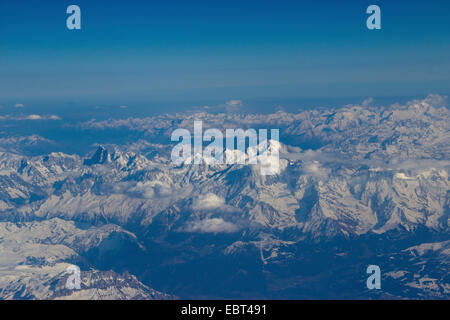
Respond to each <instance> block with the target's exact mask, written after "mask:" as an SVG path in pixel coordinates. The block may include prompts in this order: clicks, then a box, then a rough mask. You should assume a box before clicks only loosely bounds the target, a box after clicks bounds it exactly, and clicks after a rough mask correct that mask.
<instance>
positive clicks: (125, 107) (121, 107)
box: [119, 106, 128, 109]
mask: <svg viewBox="0 0 450 320" xmlns="http://www.w3.org/2000/svg"><path fill="white" fill-rule="evenodd" d="M119 108H120V109H127V108H128V106H120V107H119Z"/></svg>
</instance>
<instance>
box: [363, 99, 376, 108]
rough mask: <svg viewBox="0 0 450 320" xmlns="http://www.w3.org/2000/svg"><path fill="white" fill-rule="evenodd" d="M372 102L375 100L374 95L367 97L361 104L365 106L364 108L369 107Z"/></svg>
mask: <svg viewBox="0 0 450 320" xmlns="http://www.w3.org/2000/svg"><path fill="white" fill-rule="evenodd" d="M372 102H373V98H372V97H370V98H367V99H365V100H364V101H363V102H362V103H361V106H363V107H364V108H367V107H368V106H370V105H371V104H372Z"/></svg>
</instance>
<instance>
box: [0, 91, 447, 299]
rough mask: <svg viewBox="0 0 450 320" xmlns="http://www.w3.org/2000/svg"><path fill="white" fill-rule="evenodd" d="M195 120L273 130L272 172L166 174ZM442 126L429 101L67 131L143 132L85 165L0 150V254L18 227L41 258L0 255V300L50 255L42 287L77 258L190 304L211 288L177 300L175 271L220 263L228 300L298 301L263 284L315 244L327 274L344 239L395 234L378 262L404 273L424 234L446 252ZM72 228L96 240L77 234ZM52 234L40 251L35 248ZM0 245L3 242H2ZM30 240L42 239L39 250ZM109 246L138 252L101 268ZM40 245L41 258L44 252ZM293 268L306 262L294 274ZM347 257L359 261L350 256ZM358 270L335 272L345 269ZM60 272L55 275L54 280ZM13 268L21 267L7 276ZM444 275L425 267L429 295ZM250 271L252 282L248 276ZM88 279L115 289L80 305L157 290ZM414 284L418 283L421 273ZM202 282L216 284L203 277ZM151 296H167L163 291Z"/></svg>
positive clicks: (231, 169)
mask: <svg viewBox="0 0 450 320" xmlns="http://www.w3.org/2000/svg"><path fill="white" fill-rule="evenodd" d="M198 119H200V120H202V121H203V123H205V124H206V126H208V127H210V128H215V127H216V128H229V127H232V126H234V127H240V128H249V127H255V128H264V127H266V128H274V127H276V128H280V139H281V142H280V165H279V170H278V171H277V174H275V175H262V174H261V171H260V170H259V168H258V167H257V166H255V165H249V164H245V165H242V164H233V165H228V164H223V165H217V164H209V162H208V161H207V159H204V161H203V162H202V164H200V165H196V164H192V163H191V162H185V163H182V164H174V163H173V162H172V161H171V158H170V151H171V149H172V147H173V144H171V142H170V139H169V136H170V133H171V132H172V131H173V130H174V129H176V128H190V127H192V125H193V121H194V120H198ZM449 120H450V114H449V111H448V109H447V108H446V107H445V102H444V100H443V99H442V98H441V97H439V96H436V95H430V96H429V97H427V98H426V99H424V100H422V101H413V102H410V103H408V104H406V105H404V106H400V105H393V106H389V107H380V108H365V107H362V106H346V107H343V108H341V109H337V110H325V109H324V110H314V111H302V112H299V113H296V114H292V113H286V112H282V111H279V112H277V113H274V114H271V115H257V114H256V115H239V114H210V113H206V112H197V113H193V114H191V113H189V114H185V115H164V116H158V117H152V118H144V119H133V118H130V119H120V120H119V119H111V120H107V121H95V120H92V121H89V122H86V123H80V124H78V125H76V128H77V130H105V129H107V130H115V129H117V130H118V129H120V130H123V129H124V128H126V129H127V130H129V131H131V132H139V133H140V134H139V135H138V136H137V137H136V139H135V141H127V142H124V143H123V144H103V145H100V146H97V147H96V148H93V149H92V151H91V152H90V153H89V154H87V155H77V154H65V153H61V152H53V153H49V154H43V155H35V156H26V155H22V154H18V153H17V152H14V151H15V150H14V149H8V148H6V147H4V151H2V152H0V219H1V220H2V221H5V222H3V223H2V226H1V229H0V239H1V240H0V241H1V242H0V244H2V245H4V246H5V248H9V247H8V246H10V245H9V244H8V246H6V244H5V243H10V242H8V241H13V240H5V239H9V238H8V237H9V236H10V235H11V232H12V231H10V230H11V228H17V232H12V233H13V234H17V238H16V240H14V241H17V243H20V242H25V243H28V241H31V240H28V239H29V237H32V235H35V237H36V238H33V239H34V240H32V241H31V242H33V245H36V246H37V247H36V249H29V250H35V252H39V256H36V257H34V256H33V255H31V254H30V253H22V251H25V250H26V247H24V248H21V251H20V252H21V254H22V255H23V256H22V257H21V258H20V259H21V260H20V259H19V258H17V257H16V255H14V257H15V258H14V259H16V260H14V259H13V260H8V259H10V258H9V256H8V259H7V258H6V257H7V253H6V252H8V251H7V249H5V250H6V251H4V252H3V251H2V253H0V255H1V256H2V261H6V262H2V263H3V264H4V265H5V268H6V267H8V269H7V270H8V272H10V273H8V274H6V273H5V274H4V275H0V281H3V282H2V283H6V284H2V285H0V288H4V290H3V291H2V292H3V293H2V295H3V296H4V297H13V296H14V295H15V294H16V293H17V292H22V291H21V290H22V289H21V288H22V287H17V286H15V285H13V284H12V283H15V282H17V281H19V280H17V279H16V278H9V277H14V273H15V272H16V271H17V270H21V271H20V272H21V273H23V274H25V275H23V276H21V277H22V278H23V277H25V278H26V277H28V278H27V279H29V280H26V281H32V280H31V278H33V277H34V276H28V275H29V274H31V273H32V272H34V271H32V272H31V271H29V270H28V268H31V269H33V268H35V267H33V264H34V263H31V266H28V265H27V264H26V261H27V260H26V259H27V257H32V259H31V258H30V259H31V260H29V261H41V260H39V259H40V257H41V253H40V252H41V251H44V252H45V253H46V255H43V256H45V257H46V258H45V261H47V254H48V259H50V260H51V259H54V260H51V261H52V262H51V263H53V265H52V266H51V267H50V266H49V267H47V262H44V263H43V266H39V267H36V268H38V269H39V271H38V273H41V272H44V273H45V277H46V279H54V278H55V277H59V276H60V273H61V272H62V271H61V270H63V269H64V268H63V266H65V264H64V263H66V261H69V260H73V259H75V258H76V257H77V255H79V256H81V257H82V258H83V259H88V260H89V261H91V263H92V264H93V265H94V266H97V267H99V268H100V269H102V270H105V269H107V268H111V269H115V270H118V269H120V270H133V271H136V273H137V274H136V276H137V277H138V278H139V280H141V281H142V282H144V283H146V284H149V283H153V282H154V281H156V282H157V285H158V287H157V288H158V289H159V290H162V291H166V292H169V293H175V294H177V295H184V296H187V297H195V296H202V295H205V294H208V292H209V291H208V290H209V289H208V285H207V284H205V285H203V289H202V288H200V287H199V288H193V287H192V283H189V284H186V286H185V287H184V288H182V289H180V287H178V288H177V286H176V284H175V283H173V281H181V282H182V281H183V279H182V278H180V277H178V276H177V275H178V272H181V271H178V269H176V270H175V269H173V270H172V268H177V267H178V268H179V270H184V271H183V272H188V273H189V272H192V274H195V275H197V273H196V272H197V271H193V270H199V271H198V272H200V271H201V270H206V269H207V268H208V266H210V264H211V263H212V262H211V261H215V262H224V261H225V262H224V264H223V265H227V263H230V261H235V260H236V259H237V260H239V261H241V262H240V263H242V265H241V264H240V263H237V264H233V266H232V267H231V268H230V269H229V270H227V271H224V272H228V273H227V274H226V276H224V279H225V280H224V281H229V282H227V283H226V284H224V288H231V289H232V288H233V286H236V285H237V284H236V283H237V282H241V283H240V284H239V285H241V284H242V285H244V284H245V283H249V284H250V283H253V281H254V279H253V277H259V276H262V277H265V278H266V280H267V286H268V287H266V288H264V294H265V297H267V296H269V297H273V296H277V294H279V296H280V297H290V295H293V294H292V292H291V291H289V290H293V289H289V288H288V287H283V286H282V285H279V286H278V285H274V287H273V288H269V287H270V285H271V284H270V283H271V280H270V279H272V280H273V279H277V281H279V282H280V283H282V282H283V281H287V280H286V279H290V278H291V277H290V276H288V275H286V276H285V277H284V279H283V274H284V273H283V272H285V271H283V268H284V267H286V266H289V265H295V266H296V267H295V268H297V267H298V265H301V263H303V262H305V261H307V260H308V259H309V258H308V256H304V255H303V254H301V253H299V251H300V250H303V249H304V248H305V246H306V247H308V248H311V247H310V246H311V245H312V244H316V245H318V246H319V247H320V246H322V247H321V248H322V250H323V252H325V253H326V254H331V255H332V256H333V260H332V261H331V262H330V263H335V262H336V261H338V260H339V259H341V258H337V257H341V256H340V255H338V254H343V255H345V254H347V253H345V252H341V249H339V248H337V247H335V246H333V243H340V242H341V241H344V243H346V245H345V246H344V247H348V243H353V242H354V241H356V242H358V241H363V240H361V239H370V241H374V240H373V239H381V240H380V241H381V242H376V241H375V243H376V245H380V244H381V243H385V242H383V241H387V242H389V241H391V240H389V239H391V237H392V236H393V235H395V236H396V237H398V239H401V240H398V246H396V247H395V248H394V247H389V246H385V244H383V245H382V246H383V248H384V249H385V250H386V251H385V252H383V253H381V252H380V251H379V250H378V249H377V250H374V252H375V251H376V252H377V254H378V256H383V257H385V256H386V257H387V256H389V255H391V254H392V255H393V254H394V252H396V251H395V250H400V252H396V253H395V256H396V257H397V258H396V259H397V260H396V261H402V263H403V262H404V263H405V264H406V263H407V262H406V261H407V260H408V259H407V258H406V257H409V256H410V255H411V252H412V251H414V250H415V249H414V250H413V249H411V248H415V247H417V248H422V247H420V246H426V245H425V244H424V243H423V242H422V239H421V238H420V236H419V235H423V234H426V235H427V237H431V238H430V239H431V240H433V239H435V238H436V237H437V238H438V240H439V241H437V242H439V243H441V244H442V243H443V244H446V242H445V241H447V240H448V235H449V231H450V230H449V222H450V188H449V187H450V185H449V184H450V182H449V176H448V174H449V168H450V161H449V160H448V159H449V155H450V149H449V146H450V134H449V129H450V127H449V123H450V122H449ZM156 137H158V139H156ZM161 137H166V138H167V143H165V144H164V143H161V140H162V138H161ZM0 142H1V141H0ZM272 143H275V142H272ZM5 145H6V144H5ZM269 148H270V145H269ZM60 219H63V220H60ZM8 221H9V222H8ZM37 221H39V222H37ZM69 221H75V222H76V223H82V224H86V225H88V226H91V227H92V229H87V230H84V229H78V228H76V226H75V225H74V224H73V222H69ZM14 223H19V225H20V227H18V225H16V224H14ZM22 223H26V225H23V226H22ZM49 223H53V224H54V225H49ZM39 228H42V230H41V229H39ZM22 230H30V231H29V232H28V231H27V232H25V231H23V232H25V233H26V234H24V235H22ZM127 230H129V231H127ZM49 232H50V235H49V236H46V238H45V239H41V238H39V237H43V235H44V234H48V233H49ZM5 233H6V234H9V236H8V237H5V235H4V234H5ZM41 234H42V235H41ZM111 237H112V238H111ZM38 238H39V239H41V240H39V241H37V240H35V239H38ZM105 238H106V239H108V238H111V239H112V240H111V241H110V242H111V244H110V246H112V247H114V248H116V249H117V250H118V251H120V247H121V246H122V247H123V246H126V247H133V250H131V251H130V252H129V253H128V255H127V258H124V259H120V258H119V259H116V260H114V259H111V257H110V256H108V254H106V256H108V257H105V255H103V254H102V250H103V249H104V248H105V247H107V246H106V245H105V243H108V241H105ZM411 239H415V242H414V241H412V240H411ZM423 240H428V238H424V239H423ZM377 241H378V240H377ZM429 242H430V243H431V242H436V241H429ZM36 243H38V244H36ZM44 243H45V246H46V247H42V246H43V245H44ZM102 244H103V245H102ZM47 247H48V248H47ZM355 247H358V249H355V250H356V251H355V252H359V253H361V252H362V251H361V252H360V251H358V250H363V248H362V247H361V246H359V245H358V246H355ZM99 248H100V249H99ZM302 248H303V249H302ZM330 248H331V249H330ZM8 250H10V251H11V252H14V250H13V249H8ZM52 250H56V252H53V251H52ZM318 250H319V249H318ZM330 250H331V251H330ZM348 250H350V249H348ZM364 250H367V248H364ZM380 250H381V249H380ZM392 250H394V251H392ZM417 250H419V251H421V249H417ZM417 250H416V251H417ZM447 251H448V250H446V251H445V250H444V251H442V252H440V253H439V258H438V259H448V252H447ZM330 252H331V253H330ZM417 252H418V251H417ZM3 256H5V258H4V259H3ZM50 257H54V258H50ZM299 257H303V259H305V260H303V262H301V261H300V260H299ZM352 257H353V258H352V259H354V260H357V259H359V258H357V254H355V255H354V256H352ZM374 257H377V255H376V254H374ZM11 259H12V258H11ZM17 259H19V260H20V261H21V262H22V263H23V264H19V262H18V261H19V260H17ZM36 259H37V260H36ZM127 259H129V260H130V261H136V259H142V260H140V261H141V262H142V265H141V266H140V267H139V266H133V267H131V266H130V264H131V263H130V262H129V264H127V262H126V260H127ZM133 259H134V260H133ZM318 259H319V258H318ZM327 259H328V258H327ZM342 259H343V258H342ZM383 259H384V258H383ZM411 259H413V258H411ZM414 259H419V258H417V257H415V258H414ZM50 260H49V261H50ZM354 260H351V259H348V260H343V261H344V262H343V263H344V264H345V265H351V264H352V263H353V262H354ZM352 261H353V262H352ZM358 261H361V260H358ZM383 261H389V260H388V259H387V258H386V260H383ZM422 261H426V260H422ZM313 262H314V261H309V262H305V266H307V265H308V266H309V267H311V268H312V269H314V267H313V265H314V263H313ZM58 263H61V267H60V268H58V269H57V270H56V269H55V270H53V269H54V268H55V266H56V265H57V264H58ZM385 264H386V268H387V267H388V266H389V268H390V271H389V272H390V273H389V276H390V277H391V276H392V277H391V279H394V280H396V279H404V276H405V275H406V274H412V273H413V272H414V271H412V269H409V270H403V269H402V268H399V266H398V264H397V265H396V264H395V263H394V264H392V263H391V264H389V263H388V262H385ZM12 265H14V266H19V267H18V268H19V269H16V267H14V268H15V269H11V266H12ZM168 266H170V267H169V269H170V270H169V271H168V270H167V267H168ZM442 266H446V265H445V264H444V265H442V264H439V266H437V267H436V268H438V269H433V270H434V271H433V272H437V273H438V274H439V273H441V277H437V278H436V277H435V278H432V279H435V280H433V281H435V282H433V281H432V282H433V285H432V286H433V288H435V287H436V288H438V289H436V290H437V291H438V293H436V294H435V296H439V297H448V294H449V291H448V278H447V277H445V276H444V275H442V272H443V270H444V269H443V268H442ZM309 267H308V268H309ZM52 268H53V269H52ZM202 268H203V269H202ZM246 268H247V269H246ZM249 268H253V269H255V268H256V269H257V270H258V271H257V272H256V271H255V272H254V275H250V274H248V273H249V270H248V269H249ZM305 268H306V267H305ZM439 268H441V269H439ZM338 269H339V270H340V268H338ZM11 270H15V271H11ZM33 270H34V269H33ZM148 270H151V271H148ZM422 271H423V270H422ZM30 272H31V273H30ZM89 272H91V273H90V275H89V277H90V278H89V279H90V280H89V281H90V282H89V283H95V284H98V283H102V286H103V287H105V288H110V287H111V288H112V287H114V288H115V289H111V290H112V291H111V290H109V289H105V290H104V291H102V293H100V291H98V292H97V293H93V292H91V291H89V290H87V289H86V292H83V293H80V297H81V296H85V297H87V296H89V297H92V298H95V297H97V296H99V295H103V296H108V297H111V298H113V297H121V298H126V297H134V298H138V297H142V298H149V297H151V296H152V294H151V293H149V292H153V291H151V290H152V289H149V288H148V287H146V286H145V285H144V284H141V283H139V281H138V280H137V279H136V278H130V277H131V276H130V277H122V278H120V276H119V275H117V274H116V273H111V274H110V273H104V272H105V271H98V270H94V271H89ZM205 272H206V271H205ZM305 272H306V271H305ZM308 272H310V271H308ZM342 272H344V269H342ZM346 272H348V271H345V272H344V273H346ZM132 273H133V272H132ZM9 274H11V275H9ZM33 274H34V273H33ZM169 274H170V275H171V276H170V277H169V276H168V275H169ZM243 274H245V275H243ZM165 277H167V278H165ZM240 277H242V278H240ZM169 278H170V279H169ZM294 278H295V277H294ZM294 278H291V280H292V279H294ZM419 278H420V279H422V278H423V279H427V275H426V274H422V275H420V277H419ZM419 278H418V277H415V276H414V277H413V278H412V279H409V278H408V280H401V281H402V282H404V283H406V284H408V285H409V284H411V285H409V287H414V288H416V289H417V290H419V291H414V296H418V297H420V296H421V295H422V297H424V296H426V294H425V295H424V294H423V292H422V293H420V288H422V287H423V288H424V290H425V286H424V285H423V283H424V281H425V282H426V281H428V280H423V281H422V282H420V281H419V280H417V279H419ZM5 279H6V280H5ZM8 279H10V280H8ZM99 279H100V280H99ZM108 279H109V280H108ZM111 279H114V281H119V282H120V283H125V285H124V286H125V287H124V288H125V289H123V290H122V289H118V288H119V287H120V286H113V285H111V286H110V285H108V284H107V283H115V282H114V281H113V280H111ZM118 279H120V280H118ZM208 279H209V280H208V281H212V280H211V279H216V277H215V275H210V278H208ZM226 279H227V280H226ZM237 279H241V280H242V281H241V280H239V281H238V280H237ZM299 279H303V280H305V278H302V277H300V278H298V279H297V280H293V282H292V283H293V286H295V283H297V282H298V281H300V280H299ZM405 279H406V278H405ZM414 279H415V280H414ZM430 279H431V278H430ZM164 280H166V282H165V281H164ZM185 280H186V279H185ZM21 281H22V280H21ZM23 281H25V280H23ZM46 281H47V282H48V281H50V280H46ZM52 281H53V280H52ZM86 281H87V280H86ZM108 281H110V282H108ZM111 281H112V282H111ZM308 281H312V280H311V279H310V280H308ZM414 281H416V282H414ZM417 281H419V282H418V283H419V285H417ZM430 281H431V280H430ZM105 283H106V284H105ZM298 283H300V282H298ZM414 283H416V285H413V284H414ZM427 283H428V282H427ZM299 285H300V284H299ZM11 286H12V287H11ZM87 286H88V285H87ZM210 286H212V284H211V285H210ZM421 286H422V287H421ZM95 287H99V285H95ZM103 287H102V288H103ZM275 287H276V288H275ZM5 288H6V289H5ZM23 288H24V289H23V290H25V287H23ZM120 288H122V287H120ZM174 288H177V289H174ZM231 289H230V290H231ZM5 290H6V291H5ZM39 290H40V289H39ZM42 290H43V291H42V293H41V292H40V291H39V293H30V292H28V291H23V292H26V293H23V294H22V296H20V295H19V296H20V297H35V298H51V297H59V295H60V293H55V292H62V291H61V290H59V291H58V290H56V291H55V290H53V291H52V292H50V290H47V289H45V290H44V289H42ZM99 290H100V289H99ZM102 290H103V289H102ZM114 290H116V291H114ZM177 290H178V291H177ZM189 290H191V291H189ZM202 290H205V291H202ZM336 290H338V289H336ZM393 290H394V291H395V292H396V293H395V294H394V293H391V294H392V295H395V296H397V297H401V294H399V293H398V292H397V291H396V290H395V289H393ZM119 291H120V292H127V293H129V294H130V296H126V295H121V294H122V293H120V292H119ZM188 292H190V293H188ZM211 292H213V291H211ZM224 292H225V289H224V291H222V292H220V293H216V294H218V296H219V297H224V296H226V294H225V293H224ZM330 292H333V291H330ZM336 292H337V291H336ZM408 292H409V291H408ZM433 292H434V291H433ZM231 293H232V291H230V295H231ZM336 294H337V293H336ZM96 295H97V296H96ZM293 296H297V295H293ZM343 296H345V294H343ZM155 297H164V295H163V294H159V293H158V294H156V296H155ZM242 297H245V295H242Z"/></svg>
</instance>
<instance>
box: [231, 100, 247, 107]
mask: <svg viewBox="0 0 450 320" xmlns="http://www.w3.org/2000/svg"><path fill="white" fill-rule="evenodd" d="M243 105H244V103H243V102H242V100H229V101H227V106H229V107H235V108H237V107H242V106H243Z"/></svg>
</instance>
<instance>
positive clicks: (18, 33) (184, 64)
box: [0, 0, 450, 104]
mask: <svg viewBox="0 0 450 320" xmlns="http://www.w3.org/2000/svg"><path fill="white" fill-rule="evenodd" d="M70 4H77V5H79V6H80V7H81V10H82V30H81V31H69V30H67V29H66V24H65V20H66V17H67V14H66V13H65V11H66V8H67V6H68V5H70ZM370 4H378V5H379V6H380V7H381V12H382V30H377V31H369V30H368V29H367V28H366V27H365V22H366V18H367V16H368V15H367V14H365V10H366V8H367V6H368V5H370ZM449 9H450V2H449V1H435V0H428V1H322V0H318V1H308V2H306V1H244V0H240V1H230V0H228V1H213V0H210V1H137V0H129V1H100V0H89V1H81V0H73V1H63V0H58V1H23V0H3V1H1V3H0V104H2V100H5V101H6V100H8V101H9V100H11V101H12V100H17V101H21V99H22V100H26V99H34V98H36V99H77V98H80V99H81V98H83V99H94V98H96V99H102V98H105V99H110V100H111V101H112V100H114V99H117V100H120V101H121V102H122V103H126V101H127V100H130V101H131V100H133V99H135V100H142V101H145V100H146V99H154V100H155V99H156V100H161V101H164V100H171V99H172V100H180V101H182V100H190V101H193V100H203V99H219V100H220V99H221V100H224V101H225V100H228V99H244V100H245V99H278V98H280V99H282V98H289V99H295V98H321V99H323V98H338V97H368V96H374V97H382V96H406V95H410V96H413V95H425V94H428V93H430V92H434V93H439V94H448V93H449V91H450V90H448V89H449V88H450V59H449V56H450V19H448V13H449V12H450V10H449Z"/></svg>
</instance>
